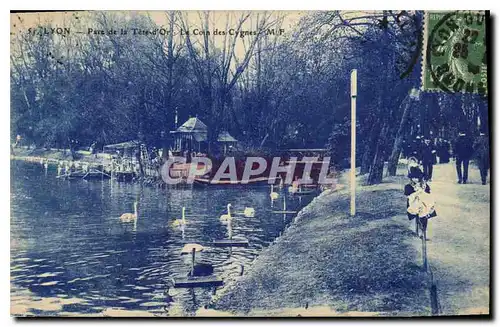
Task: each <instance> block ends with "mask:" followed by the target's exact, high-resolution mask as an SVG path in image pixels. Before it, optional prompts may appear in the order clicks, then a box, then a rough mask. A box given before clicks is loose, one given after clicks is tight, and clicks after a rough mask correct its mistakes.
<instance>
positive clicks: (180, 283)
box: [174, 275, 224, 288]
mask: <svg viewBox="0 0 500 327" xmlns="http://www.w3.org/2000/svg"><path fill="white" fill-rule="evenodd" d="M223 284H224V281H223V280H222V279H221V278H219V277H217V276H213V275H211V276H200V277H180V278H174V287H175V288H191V287H210V286H221V285H223Z"/></svg>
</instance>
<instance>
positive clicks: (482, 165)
mask: <svg viewBox="0 0 500 327" xmlns="http://www.w3.org/2000/svg"><path fill="white" fill-rule="evenodd" d="M474 159H475V160H476V163H477V167H478V168H479V172H480V173H481V184H483V185H486V178H487V177H488V169H489V168H490V146H489V142H488V136H486V134H485V133H480V134H479V137H478V138H477V140H476V142H475V143H474Z"/></svg>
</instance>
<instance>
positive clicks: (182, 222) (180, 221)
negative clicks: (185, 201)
mask: <svg viewBox="0 0 500 327" xmlns="http://www.w3.org/2000/svg"><path fill="white" fill-rule="evenodd" d="M186 223H187V221H186V207H182V218H180V219H176V220H174V221H173V222H172V225H173V226H174V227H182V226H185V225H186Z"/></svg>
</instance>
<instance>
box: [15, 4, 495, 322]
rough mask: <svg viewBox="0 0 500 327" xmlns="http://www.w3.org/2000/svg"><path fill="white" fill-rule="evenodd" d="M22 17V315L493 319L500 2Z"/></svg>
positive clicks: (18, 270) (18, 100)
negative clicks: (494, 28) (493, 70)
mask: <svg viewBox="0 0 500 327" xmlns="http://www.w3.org/2000/svg"><path fill="white" fill-rule="evenodd" d="M10 20H11V22H10V25H11V28H10V41H11V44H10V92H11V98H10V103H11V107H10V112H11V114H10V117H11V121H10V137H11V139H10V144H11V147H10V158H11V160H10V178H11V196H10V201H11V202H10V237H11V239H10V274H11V277H10V286H11V303H10V305H11V309H10V312H11V315H12V316H15V317H165V318H168V317H367V316H368V317H422V316H471V315H474V316H490V304H491V290H490V285H491V277H490V271H491V270H490V269H491V266H490V265H491V254H490V251H491V230H490V225H491V224H490V223H491V216H490V213H491V212H490V208H491V200H490V185H491V179H490V173H489V169H490V160H491V159H490V140H491V139H490V132H491V129H490V121H489V119H490V114H489V112H490V111H489V108H490V104H489V90H490V88H491V87H490V85H491V77H490V71H489V70H488V67H489V61H490V56H489V52H488V51H489V44H490V43H489V39H490V34H491V31H490V29H489V26H490V18H489V12H488V11H453V10H449V11H424V10H422V11H419V10H417V11H414V10H380V11H335V10H332V11H300V12H299V11H289V12H287V11H281V12H280V11H245V12H244V11H67V12H63V11H61V12H11V14H10Z"/></svg>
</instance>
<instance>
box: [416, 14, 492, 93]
mask: <svg viewBox="0 0 500 327" xmlns="http://www.w3.org/2000/svg"><path fill="white" fill-rule="evenodd" d="M486 15H487V12H485V11H448V12H426V14H425V28H424V47H423V51H424V54H423V58H424V61H423V64H422V89H423V90H425V91H445V92H467V93H476V94H484V95H486V94H487V93H488V88H487V80H488V75H487V55H486V53H487V52H486V20H485V16H486Z"/></svg>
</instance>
